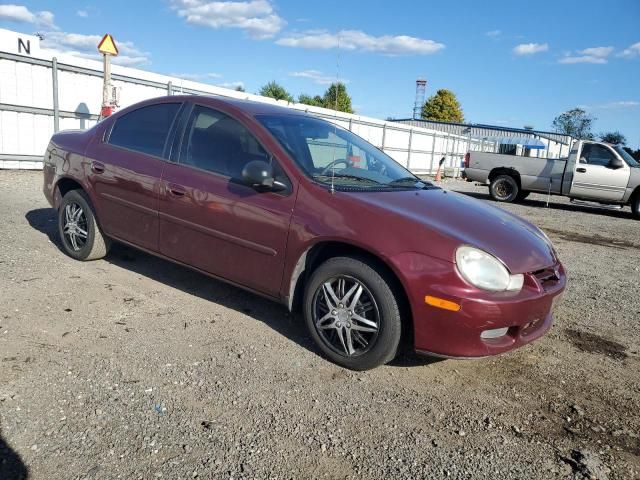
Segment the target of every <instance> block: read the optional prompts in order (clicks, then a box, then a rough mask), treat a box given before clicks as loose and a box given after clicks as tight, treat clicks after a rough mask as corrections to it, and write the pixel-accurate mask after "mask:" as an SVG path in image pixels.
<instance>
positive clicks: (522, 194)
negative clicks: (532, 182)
mask: <svg viewBox="0 0 640 480" xmlns="http://www.w3.org/2000/svg"><path fill="white" fill-rule="evenodd" d="M530 193H531V192H525V191H522V190H521V191H520V193H518V196H517V197H516V202H521V201H523V200H524V199H526V198H527V197H528V196H529V194H530Z"/></svg>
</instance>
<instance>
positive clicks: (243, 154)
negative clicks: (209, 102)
mask: <svg viewBox="0 0 640 480" xmlns="http://www.w3.org/2000/svg"><path fill="white" fill-rule="evenodd" d="M252 160H263V161H265V162H269V161H270V157H269V155H268V154H267V152H266V151H265V150H264V149H263V148H262V146H261V145H260V143H258V141H257V140H256V138H255V137H254V136H253V135H252V134H251V132H249V130H247V129H246V128H245V127H244V126H243V125H242V124H241V123H240V122H238V121H236V120H234V119H233V118H231V117H229V116H228V115H225V114H224V113H221V112H218V111H216V110H213V109H211V108H207V107H203V106H200V105H196V106H195V107H194V109H193V112H192V113H191V117H190V118H189V121H188V122H187V128H186V130H185V134H184V138H183V140H182V151H181V153H180V163H184V164H185V165H191V166H193V167H197V168H201V169H203V170H208V171H210V172H215V173H219V174H221V175H225V176H227V177H232V178H239V177H240V176H241V174H242V169H243V168H244V166H245V165H246V164H247V163H248V162H250V161H252Z"/></svg>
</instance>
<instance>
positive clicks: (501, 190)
mask: <svg viewBox="0 0 640 480" xmlns="http://www.w3.org/2000/svg"><path fill="white" fill-rule="evenodd" d="M496 193H497V194H498V196H499V197H500V198H509V197H510V196H511V194H512V193H513V189H512V188H511V185H510V184H509V182H507V181H506V180H499V181H498V183H497V185H496Z"/></svg>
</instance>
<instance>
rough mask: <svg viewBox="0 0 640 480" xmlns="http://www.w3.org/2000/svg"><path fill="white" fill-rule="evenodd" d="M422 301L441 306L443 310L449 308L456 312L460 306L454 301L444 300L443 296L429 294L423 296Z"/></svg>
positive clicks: (437, 306)
mask: <svg viewBox="0 0 640 480" xmlns="http://www.w3.org/2000/svg"><path fill="white" fill-rule="evenodd" d="M424 303H426V304H427V305H431V306H432V307H436V308H442V309H443V310H449V311H451V312H457V311H459V310H460V308H461V307H460V305H458V304H457V303H455V302H451V301H449V300H445V299H444V298H438V297H432V296H431V295H427V296H425V297H424Z"/></svg>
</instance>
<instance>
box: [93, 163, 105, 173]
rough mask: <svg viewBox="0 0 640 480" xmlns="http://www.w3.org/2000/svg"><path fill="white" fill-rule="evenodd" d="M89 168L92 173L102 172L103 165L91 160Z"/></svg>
mask: <svg viewBox="0 0 640 480" xmlns="http://www.w3.org/2000/svg"><path fill="white" fill-rule="evenodd" d="M91 170H92V171H93V172H94V173H104V165H103V164H102V163H100V162H91Z"/></svg>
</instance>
